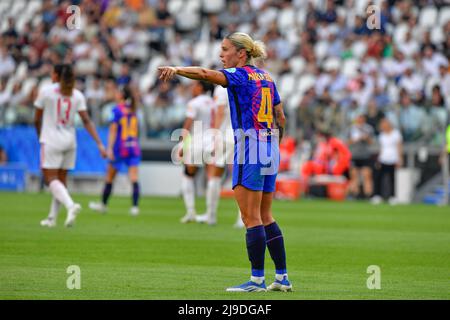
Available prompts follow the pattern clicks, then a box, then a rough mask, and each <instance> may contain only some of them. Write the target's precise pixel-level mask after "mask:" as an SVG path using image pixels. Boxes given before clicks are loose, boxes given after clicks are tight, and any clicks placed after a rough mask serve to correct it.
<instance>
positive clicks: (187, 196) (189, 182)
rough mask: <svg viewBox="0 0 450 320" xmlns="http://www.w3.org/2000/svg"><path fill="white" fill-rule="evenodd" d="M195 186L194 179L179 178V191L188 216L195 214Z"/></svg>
mask: <svg viewBox="0 0 450 320" xmlns="http://www.w3.org/2000/svg"><path fill="white" fill-rule="evenodd" d="M194 188H195V185H194V178H192V177H188V176H186V175H183V176H182V178H181V191H182V192H183V199H184V205H185V206H186V210H187V213H188V214H195V189H194Z"/></svg>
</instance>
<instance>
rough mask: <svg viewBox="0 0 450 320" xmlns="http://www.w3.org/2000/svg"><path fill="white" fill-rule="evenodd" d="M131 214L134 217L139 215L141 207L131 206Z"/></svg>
mask: <svg viewBox="0 0 450 320" xmlns="http://www.w3.org/2000/svg"><path fill="white" fill-rule="evenodd" d="M130 214H131V215H132V216H133V217H136V216H137V215H139V208H138V207H131V209H130Z"/></svg>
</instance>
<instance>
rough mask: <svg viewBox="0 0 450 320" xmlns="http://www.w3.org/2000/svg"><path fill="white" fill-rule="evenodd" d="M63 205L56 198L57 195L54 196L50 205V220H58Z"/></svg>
mask: <svg viewBox="0 0 450 320" xmlns="http://www.w3.org/2000/svg"><path fill="white" fill-rule="evenodd" d="M60 207H61V203H60V202H59V201H58V200H56V198H55V197H53V198H52V204H51V205H50V213H49V214H48V218H49V219H50V220H56V218H57V217H58V213H59V208H60Z"/></svg>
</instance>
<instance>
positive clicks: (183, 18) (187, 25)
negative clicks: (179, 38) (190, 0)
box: [176, 11, 200, 31]
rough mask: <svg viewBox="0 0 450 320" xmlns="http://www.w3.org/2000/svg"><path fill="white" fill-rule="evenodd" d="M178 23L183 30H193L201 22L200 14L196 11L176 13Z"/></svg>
mask: <svg viewBox="0 0 450 320" xmlns="http://www.w3.org/2000/svg"><path fill="white" fill-rule="evenodd" d="M176 24H177V27H178V28H179V29H180V30H181V31H191V30H194V29H195V28H197V27H198V25H199V24H200V15H199V13H198V12H195V11H183V12H181V13H178V14H177V15H176Z"/></svg>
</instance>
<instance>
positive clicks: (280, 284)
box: [267, 276, 292, 292]
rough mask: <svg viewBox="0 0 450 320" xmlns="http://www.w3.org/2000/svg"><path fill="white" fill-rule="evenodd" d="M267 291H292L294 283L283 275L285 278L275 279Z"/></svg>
mask: <svg viewBox="0 0 450 320" xmlns="http://www.w3.org/2000/svg"><path fill="white" fill-rule="evenodd" d="M267 291H283V292H291V291H292V284H291V283H290V282H289V280H288V279H287V277H286V276H284V277H283V280H278V279H275V281H274V282H273V283H272V284H271V285H270V286H268V287H267Z"/></svg>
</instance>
